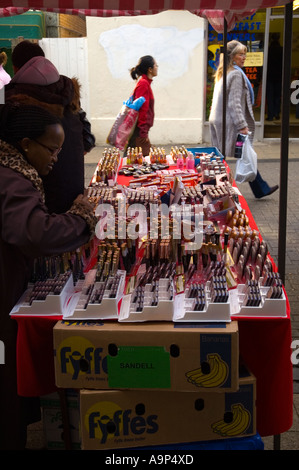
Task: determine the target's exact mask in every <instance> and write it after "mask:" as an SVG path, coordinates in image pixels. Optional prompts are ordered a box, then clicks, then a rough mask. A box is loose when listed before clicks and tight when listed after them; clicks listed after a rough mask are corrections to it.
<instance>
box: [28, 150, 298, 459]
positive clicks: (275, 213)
mask: <svg viewBox="0 0 299 470" xmlns="http://www.w3.org/2000/svg"><path fill="white" fill-rule="evenodd" d="M178 145H179V143H178ZM184 145H185V147H205V146H207V147H208V146H210V144H208V143H207V144H197V145H188V144H185V143H184ZM156 146H157V147H158V146H159V145H156ZM104 147H105V146H97V147H96V148H95V149H93V150H92V151H91V152H90V153H89V154H87V155H86V157H85V182H86V187H87V186H88V185H89V183H90V181H91V179H92V176H93V173H94V171H95V168H96V165H97V163H98V161H99V159H100V157H101V156H102V152H103V150H104ZM160 147H164V148H165V150H166V153H168V152H169V150H170V147H171V145H169V146H167V145H165V146H163V145H160ZM254 149H255V151H256V153H257V156H258V168H259V171H260V173H261V175H262V177H263V178H264V179H265V180H266V181H267V182H268V184H269V185H270V186H273V185H275V184H280V162H281V154H285V150H284V151H282V150H281V146H280V142H279V141H269V142H268V141H267V142H255V143H254ZM288 155H289V158H288V188H287V193H288V202H287V223H286V256H285V283H284V284H285V288H286V292H287V295H288V299H289V302H290V309H291V324H292V339H293V342H296V341H297V342H298V343H296V344H297V348H296V349H297V350H298V348H299V264H298V263H299V184H298V183H299V181H298V176H299V143H296V142H289V148H288ZM227 163H228V165H229V167H230V168H231V170H232V171H234V169H235V163H236V160H235V159H229V158H228V159H227ZM297 171H298V173H297ZM239 189H240V191H241V193H242V194H243V196H244V197H245V198H246V201H247V204H248V206H249V209H250V211H251V213H252V215H253V217H254V219H255V221H256V224H257V226H258V228H259V230H260V233H261V235H262V237H263V239H264V240H265V241H266V242H267V244H268V248H269V252H270V254H271V256H272V258H273V259H274V261H275V263H276V264H277V265H278V262H279V260H278V236H279V201H280V192H281V188H279V190H278V191H276V192H275V193H274V194H272V195H271V196H267V197H265V198H262V199H255V197H254V196H253V194H252V192H251V189H250V186H249V184H248V183H244V184H241V185H239ZM284 189H285V188H284ZM297 359H298V360H299V354H297ZM293 386H294V398H293V426H292V427H291V429H289V430H288V431H287V432H285V433H283V434H281V435H280V436H279V437H278V438H277V437H276V438H275V439H274V438H273V436H268V437H263V438H262V440H263V442H264V448H265V450H274V449H277V445H278V446H279V448H280V449H281V450H299V364H298V365H294V367H293ZM282 399H283V397H282ZM274 441H275V444H274ZM277 443H278V444H277ZM27 447H28V448H29V449H40V448H42V447H43V431H42V423H41V422H40V423H35V424H34V425H32V426H31V427H30V428H29V430H28V445H27Z"/></svg>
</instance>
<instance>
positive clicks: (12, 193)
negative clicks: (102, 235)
mask: <svg viewBox="0 0 299 470" xmlns="http://www.w3.org/2000/svg"><path fill="white" fill-rule="evenodd" d="M0 202H1V206H0V211H1V212H0V217H1V220H0V226H1V238H2V240H3V241H4V242H6V243H8V244H10V245H14V246H17V247H18V248H19V249H20V250H21V252H22V253H23V254H24V255H25V256H28V257H37V256H43V255H55V254H59V253H63V252H67V251H72V250H74V249H76V248H78V247H80V246H82V245H83V244H85V243H87V241H88V240H89V239H90V236H91V233H90V226H89V225H88V223H87V222H86V220H85V219H84V218H83V216H80V215H76V214H75V213H74V212H76V211H73V213H72V212H69V213H66V214H58V215H56V214H51V215H50V214H49V213H48V210H47V208H46V206H45V205H44V204H43V202H42V199H41V195H40V193H39V191H37V190H36V189H35V187H34V186H33V184H32V182H31V181H30V180H27V179H26V178H25V177H24V176H22V175H19V174H18V173H16V172H15V171H12V170H10V169H4V168H2V169H1V188H0ZM89 216H90V217H91V219H92V218H93V214H89Z"/></svg>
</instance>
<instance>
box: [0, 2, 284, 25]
mask: <svg viewBox="0 0 299 470" xmlns="http://www.w3.org/2000/svg"><path fill="white" fill-rule="evenodd" d="M290 2H291V0H230V1H227V0H114V2H113V4H114V6H115V7H117V6H118V7H119V8H115V9H108V8H105V7H106V6H108V5H109V3H110V2H108V1H107V0H0V17H5V16H13V15H20V14H22V13H25V12H26V11H28V10H30V9H34V10H41V11H47V12H55V13H65V14H69V15H85V16H96V17H114V16H139V15H154V14H157V13H161V12H162V11H165V10H187V11H190V12H191V13H193V14H195V15H198V16H202V17H204V18H206V19H207V20H208V21H209V22H210V23H211V24H212V26H213V27H214V29H216V30H217V31H218V32H220V31H223V18H224V17H225V18H226V21H227V25H228V31H229V30H231V29H233V27H234V25H235V23H236V22H237V21H238V20H240V19H242V18H245V17H246V16H249V15H250V14H252V13H253V12H254V11H255V10H258V9H262V8H270V7H275V6H283V5H286V4H288V3H290ZM79 6H80V7H82V8H78V7H79ZM87 7H88V8H87ZM94 7H96V8H94ZM206 7H207V8H208V9H206Z"/></svg>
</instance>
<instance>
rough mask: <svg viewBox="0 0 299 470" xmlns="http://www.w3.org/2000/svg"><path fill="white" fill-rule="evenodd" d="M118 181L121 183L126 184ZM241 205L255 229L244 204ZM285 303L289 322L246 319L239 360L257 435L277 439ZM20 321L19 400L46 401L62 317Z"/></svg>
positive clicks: (284, 418) (287, 329)
mask: <svg viewBox="0 0 299 470" xmlns="http://www.w3.org/2000/svg"><path fill="white" fill-rule="evenodd" d="M128 180H129V178H128V177H124V176H122V177H119V181H118V182H119V183H120V184H125V183H126V182H128ZM239 200H240V204H241V206H242V208H243V209H245V211H246V214H247V216H248V217H249V220H250V226H251V227H252V228H256V229H257V230H258V228H257V227H256V224H255V221H254V219H253V216H252V214H251V212H250V210H249V207H248V205H247V203H246V200H245V199H244V197H243V196H242V195H240V196H239ZM286 300H287V308H286V316H285V317H267V318H266V317H250V318H249V317H244V316H243V317H242V316H238V315H235V316H233V321H238V324H239V349H240V356H241V358H242V359H243V360H244V362H245V364H246V365H247V366H248V368H249V369H250V370H251V372H252V373H253V374H254V375H255V377H256V379H257V402H256V408H257V431H258V433H259V434H260V435H261V436H262V437H263V436H271V435H279V434H281V433H284V432H286V431H287V430H288V429H290V427H291V426H292V416H293V378H292V364H291V360H290V356H291V349H290V348H291V341H292V335H291V319H290V307H289V303H288V299H287V297H286ZM14 318H15V320H16V321H17V322H18V341H17V373H18V392H19V394H20V395H21V396H25V397H30V396H42V395H45V394H48V393H52V392H54V391H57V387H56V385H55V373H54V357H53V354H55V351H54V353H53V327H54V326H55V324H56V322H57V321H58V320H60V319H61V316H43V317H41V316H40V317H39V316H34V317H33V316H31V317H26V316H16V317H14Z"/></svg>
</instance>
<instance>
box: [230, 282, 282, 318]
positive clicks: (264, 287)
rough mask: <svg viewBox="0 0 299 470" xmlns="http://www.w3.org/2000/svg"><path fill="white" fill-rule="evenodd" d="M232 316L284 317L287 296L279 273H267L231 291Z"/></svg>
mask: <svg viewBox="0 0 299 470" xmlns="http://www.w3.org/2000/svg"><path fill="white" fill-rule="evenodd" d="M230 294H231V315H238V316H246V317H250V316H253V317H255V316H259V317H276V316H277V317H284V316H286V296H285V293H284V290H283V288H282V282H281V279H280V277H279V274H278V273H271V274H269V273H265V274H264V275H263V276H262V277H260V278H259V279H258V280H254V281H253V280H247V281H246V283H245V284H238V286H237V288H236V289H233V290H232V291H231V293H230Z"/></svg>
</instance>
